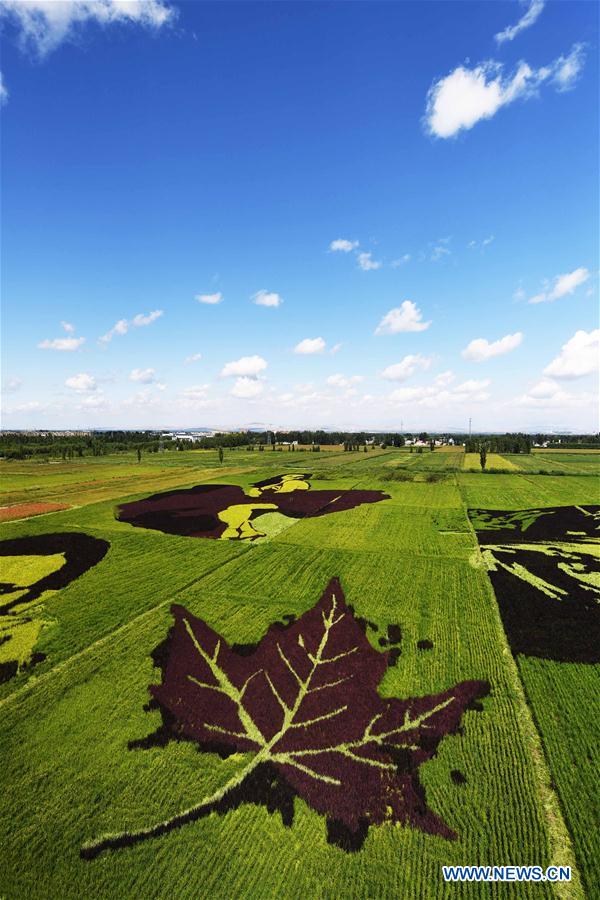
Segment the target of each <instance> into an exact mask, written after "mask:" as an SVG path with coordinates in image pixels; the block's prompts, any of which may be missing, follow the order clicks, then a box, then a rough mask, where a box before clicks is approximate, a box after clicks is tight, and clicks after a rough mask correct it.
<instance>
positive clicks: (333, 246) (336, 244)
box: [329, 238, 358, 253]
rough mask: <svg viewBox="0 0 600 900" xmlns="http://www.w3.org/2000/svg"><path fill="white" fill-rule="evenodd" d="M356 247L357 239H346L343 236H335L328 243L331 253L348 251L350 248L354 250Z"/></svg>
mask: <svg viewBox="0 0 600 900" xmlns="http://www.w3.org/2000/svg"><path fill="white" fill-rule="evenodd" d="M357 247H358V241H347V240H345V239H344V238H337V240H335V241H332V242H331V243H330V245H329V249H330V250H331V252H332V253H350V251H351V250H356V248H357Z"/></svg>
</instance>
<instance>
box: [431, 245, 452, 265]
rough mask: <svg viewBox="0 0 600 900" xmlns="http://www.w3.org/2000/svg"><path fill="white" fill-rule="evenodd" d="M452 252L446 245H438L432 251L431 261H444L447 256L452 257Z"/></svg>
mask: <svg viewBox="0 0 600 900" xmlns="http://www.w3.org/2000/svg"><path fill="white" fill-rule="evenodd" d="M451 253H452V251H451V250H450V248H449V247H446V246H445V244H444V243H440V244H436V246H435V247H434V248H433V250H432V251H431V261H432V262H439V261H440V259H443V258H444V257H445V256H450V255H451Z"/></svg>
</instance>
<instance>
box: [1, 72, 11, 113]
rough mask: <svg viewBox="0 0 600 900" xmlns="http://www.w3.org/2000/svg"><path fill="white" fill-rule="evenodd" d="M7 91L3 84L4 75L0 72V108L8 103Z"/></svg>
mask: <svg viewBox="0 0 600 900" xmlns="http://www.w3.org/2000/svg"><path fill="white" fill-rule="evenodd" d="M8 97H9V93H8V89H7V87H6V85H5V84H4V75H3V74H2V72H0V106H4V104H5V103H7V102H8Z"/></svg>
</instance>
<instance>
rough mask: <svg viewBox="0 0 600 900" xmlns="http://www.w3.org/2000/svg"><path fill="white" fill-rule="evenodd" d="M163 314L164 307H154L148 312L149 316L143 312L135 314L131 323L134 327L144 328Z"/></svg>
mask: <svg viewBox="0 0 600 900" xmlns="http://www.w3.org/2000/svg"><path fill="white" fill-rule="evenodd" d="M162 315H163V311H162V309H154V310H153V311H152V312H151V313H148V315H147V316H145V315H144V314H143V313H138V314H137V316H134V317H133V319H132V320H131V324H132V325H133V327H134V328H143V327H144V326H145V325H152V323H153V322H156V320H157V319H160V317H161V316H162Z"/></svg>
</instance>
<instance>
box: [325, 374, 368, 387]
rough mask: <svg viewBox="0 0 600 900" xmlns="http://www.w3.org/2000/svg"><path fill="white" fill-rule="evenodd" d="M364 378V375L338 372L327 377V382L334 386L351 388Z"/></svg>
mask: <svg viewBox="0 0 600 900" xmlns="http://www.w3.org/2000/svg"><path fill="white" fill-rule="evenodd" d="M363 380H364V377H363V376H362V375H342V374H341V373H339V372H337V373H336V374H335V375H330V376H329V377H328V378H327V384H330V385H331V386H332V387H339V388H349V387H352V386H353V385H355V384H360V382H361V381H363Z"/></svg>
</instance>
